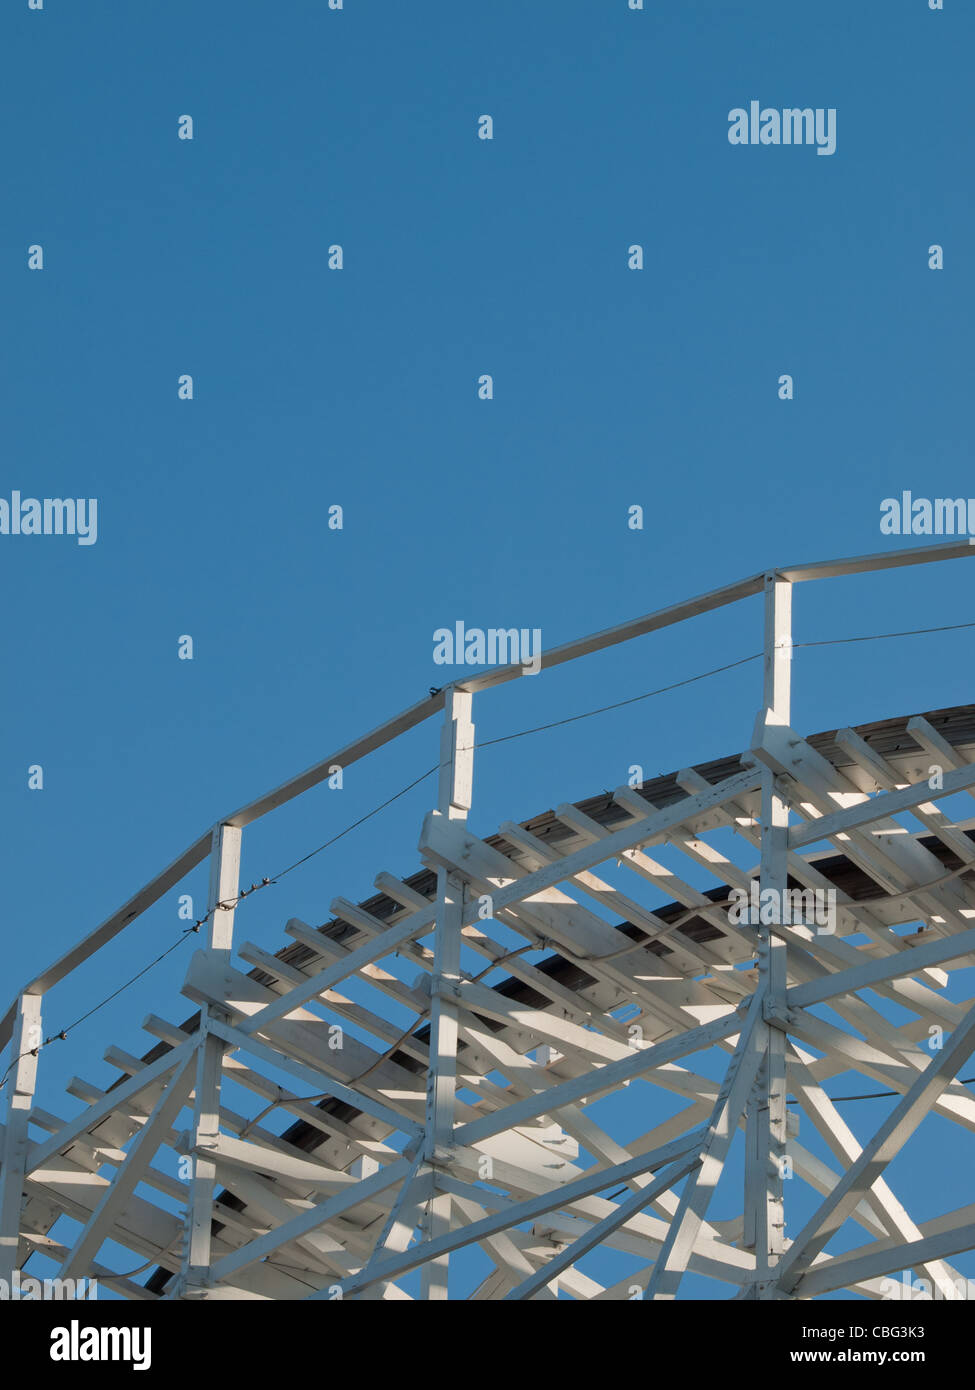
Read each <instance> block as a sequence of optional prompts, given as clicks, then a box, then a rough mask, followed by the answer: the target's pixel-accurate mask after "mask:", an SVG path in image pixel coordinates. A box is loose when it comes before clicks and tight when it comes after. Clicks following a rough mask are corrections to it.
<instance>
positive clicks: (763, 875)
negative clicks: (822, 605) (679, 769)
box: [745, 574, 792, 1298]
mask: <svg viewBox="0 0 975 1390" xmlns="http://www.w3.org/2000/svg"><path fill="white" fill-rule="evenodd" d="M791 663H792V585H791V584H790V583H789V582H788V581H787V580H783V579H780V578H779V577H778V575H776V574H768V575H766V580H765V660H764V675H765V679H764V705H763V716H762V723H763V724H767V723H775V724H779V725H782V724H788V723H789V722H790V719H791V695H792V666H791ZM788 849H789V802H788V800H787V799H786V798H785V797H784V796H782V795H781V792H780V790H779V786H778V784H777V779H776V774H775V772H774V771H773V769H772V768H770V767H763V768H762V811H761V860H760V868H759V890H760V892H759V901H760V903H761V904H762V905H763V906H762V910H761V919H764V920H761V919H760V920H759V921H758V922H757V923H753V925H755V926H756V927H757V931H758V989H759V990H760V991H761V993H762V995H763V999H764V1017H763V1021H762V1023H761V1025H760V1027H761V1030H762V1036H763V1039H764V1054H765V1056H764V1062H763V1064H762V1068H761V1070H760V1072H759V1076H758V1079H757V1081H756V1085H755V1088H754V1089H753V1092H752V1097H751V1099H750V1102H749V1105H748V1109H747V1122H746V1148H747V1155H746V1169H745V1243H746V1244H748V1245H753V1246H754V1250H755V1262H756V1271H755V1279H756V1283H755V1294H756V1297H758V1298H762V1297H763V1296H764V1294H765V1292H766V1286H767V1284H768V1280H769V1277H770V1271H771V1270H772V1269H773V1268H774V1266H775V1265H776V1264H777V1263H778V1260H779V1258H780V1256H781V1255H782V1253H783V1251H784V1250H785V1244H786V1240H785V1192H784V1185H783V1178H784V1160H785V1150H786V1140H787V1137H788V1136H787V1130H786V1125H787V1116H786V1093H787V1092H786V1042H787V1040H786V1034H785V1032H784V1030H783V1018H784V1015H785V994H786V983H787V981H786V949H787V948H786V944H785V942H784V941H783V940H782V939H781V937H779V936H777V935H776V934H775V933H774V932H773V931H772V930H771V929H770V926H769V925H768V922H769V921H771V922H772V923H776V922H777V923H781V922H782V920H783V907H784V904H785V901H786V890H787V887H788V862H789V861H788Z"/></svg>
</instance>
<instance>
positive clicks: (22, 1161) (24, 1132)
mask: <svg viewBox="0 0 975 1390" xmlns="http://www.w3.org/2000/svg"><path fill="white" fill-rule="evenodd" d="M41 998H42V996H41V995H39V994H22V995H21V996H20V998H19V999H18V1001H17V1015H16V1018H15V1020H14V1028H13V1036H12V1037H11V1040H10V1056H11V1059H12V1060H11V1067H10V1074H9V1076H8V1077H7V1113H6V1129H5V1133H4V1140H3V1154H2V1162H3V1167H2V1168H0V1279H2V1280H4V1281H5V1286H6V1288H7V1290H8V1292H9V1295H10V1297H13V1293H12V1284H13V1276H14V1270H16V1269H18V1268H19V1265H18V1251H19V1248H20V1218H21V1211H22V1208H23V1195H24V1175H25V1173H26V1171H27V1148H28V1144H29V1138H28V1129H27V1127H28V1122H29V1120H30V1111H31V1106H32V1105H33V1102H34V1087H35V1085H36V1083H37V1054H38V1051H39V1049H40V1046H41Z"/></svg>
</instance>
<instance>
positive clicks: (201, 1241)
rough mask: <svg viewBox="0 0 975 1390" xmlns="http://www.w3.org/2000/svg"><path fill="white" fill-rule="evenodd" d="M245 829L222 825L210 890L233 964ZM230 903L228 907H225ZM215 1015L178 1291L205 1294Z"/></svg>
mask: <svg viewBox="0 0 975 1390" xmlns="http://www.w3.org/2000/svg"><path fill="white" fill-rule="evenodd" d="M240 835H241V832H240V830H239V829H238V828H237V827H236V826H233V825H216V826H214V830H213V841H212V844H211V848H210V892H209V901H208V903H207V907H208V910H209V917H208V921H207V944H206V948H205V949H206V953H207V955H208V956H209V958H210V959H211V960H212V961H213V962H214V963H215V964H220V965H224V964H227V963H229V961H230V955H231V950H232V947H233V934H234V909H235V906H236V901H237V895H238V893H239V891H240ZM221 904H225V906H221ZM211 1018H216V1019H223V1020H224V1021H226V1019H227V1015H226V1012H225V1010H223V1009H220V1008H217V1007H216V1006H213V1005H209V1004H203V1005H202V1006H201V1008H200V1029H199V1033H198V1043H197V1051H196V1083H195V1100H194V1107H193V1128H192V1129H191V1131H190V1148H191V1158H192V1164H193V1167H192V1178H191V1180H190V1193H189V1197H188V1199H187V1210H186V1247H185V1251H184V1256H183V1266H182V1269H181V1272H180V1277H179V1281H178V1285H177V1296H178V1297H179V1296H181V1297H184V1298H201V1297H205V1296H206V1290H207V1288H208V1287H209V1285H210V1263H211V1261H210V1233H211V1226H212V1223H213V1194H214V1189H215V1187H216V1177H217V1170H216V1165H215V1164H214V1162H213V1160H212V1159H210V1158H207V1157H206V1156H205V1154H202V1153H201V1152H200V1150H201V1149H203V1150H205V1149H206V1148H207V1147H213V1144H214V1142H215V1140H216V1137H217V1134H218V1132H219V1129H220V1082H221V1077H222V1073H223V1054H224V1050H225V1045H224V1043H223V1042H222V1041H221V1040H220V1038H218V1037H217V1036H216V1035H215V1034H213V1033H211V1032H210V1030H209V1022H210V1019H211Z"/></svg>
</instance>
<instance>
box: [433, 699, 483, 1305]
mask: <svg viewBox="0 0 975 1390" xmlns="http://www.w3.org/2000/svg"><path fill="white" fill-rule="evenodd" d="M472 700H473V697H472V696H471V695H470V694H469V693H467V692H466V691H460V690H454V689H453V688H452V687H451V688H450V689H449V690H448V691H447V696H446V700H445V702H444V722H443V730H442V733H441V737H440V781H439V789H438V797H437V809H438V812H439V814H440V815H442V816H446V817H447V819H449V820H459V821H465V820H466V819H467V813H468V811H469V810H470V807H471V793H472V787H473V771H474V725H473V724H472V723H471V703H472ZM463 910H464V884H463V882H462V881H461V879H459V878H458V877H457V876H456V875H455V874H453V873H451V872H450V871H449V870H448V869H446V868H445V867H443V866H440V867H439V868H438V869H437V918H436V927H435V937H434V961H433V976H432V979H431V983H430V997H431V1007H430V1056H429V1062H428V1071H427V1105H426V1127H425V1132H424V1146H423V1158H424V1161H425V1162H426V1163H429V1164H430V1165H432V1167H433V1184H434V1190H433V1197H432V1198H431V1200H430V1202H429V1204H428V1207H427V1211H426V1216H425V1221H424V1226H425V1236H426V1238H427V1239H429V1240H435V1239H436V1238H437V1237H438V1236H439V1235H442V1234H443V1233H444V1232H445V1231H448V1230H449V1229H450V1211H451V1199H450V1195H449V1193H444V1192H440V1191H438V1189H437V1165H438V1164H440V1163H443V1162H445V1161H447V1160H449V1157H450V1154H451V1151H452V1148H453V1138H454V1100H455V1094H456V1089H457V1005H456V1002H455V1001H454V999H453V998H452V997H451V996H450V995H445V994H444V993H443V992H442V989H441V986H442V985H443V984H445V983H453V984H456V983H458V982H459V981H460V943H461V919H462V914H463ZM447 1264H448V1261H447V1257H446V1256H442V1257H441V1258H439V1259H436V1260H430V1261H428V1262H427V1263H426V1264H425V1265H424V1266H423V1273H422V1297H423V1298H425V1299H432V1300H436V1299H445V1298H446V1297H447Z"/></svg>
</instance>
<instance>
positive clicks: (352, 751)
mask: <svg viewBox="0 0 975 1390" xmlns="http://www.w3.org/2000/svg"><path fill="white" fill-rule="evenodd" d="M973 555H975V537H970V538H967V539H965V540H958V541H946V542H942V543H939V544H937V545H925V546H914V547H912V548H911V549H908V550H895V551H889V552H883V553H880V554H875V555H858V556H851V557H848V558H846V559H841V560H822V561H815V562H812V563H809V564H805V565H794V566H790V567H786V568H782V569H777V570H769V571H762V572H759V573H758V574H753V575H749V576H748V577H747V578H745V579H740V580H738V581H737V582H735V583H733V584H726V585H724V586H723V587H721V588H719V589H712V590H711V591H710V592H709V593H707V594H701V595H699V596H698V597H696V598H691V599H684V600H682V601H681V602H680V603H676V604H671V605H670V606H668V607H667V608H660V609H657V610H656V611H654V612H653V613H646V614H644V615H643V616H642V617H639V618H632V619H630V620H629V621H628V622H625V623H621V624H618V625H617V626H615V627H611V628H603V629H602V630H600V631H598V632H595V633H590V634H588V635H587V636H585V637H579V638H575V639H574V640H573V641H570V642H566V643H563V644H562V645H561V646H559V647H553V648H552V649H551V650H550V651H548V652H544V651H543V652H542V653H541V661H540V664H541V667H542V669H545V668H547V667H551V666H559V665H562V664H564V663H565V662H568V661H575V660H576V659H577V658H578V657H581V656H588V655H590V654H591V653H592V652H597V651H603V650H605V649H606V648H607V647H612V646H617V645H619V644H620V643H622V642H629V641H631V640H632V639H633V638H634V637H641V636H643V635H644V634H646V633H648V632H655V631H659V630H660V629H661V628H664V627H670V626H673V625H674V624H676V623H681V622H684V621H685V620H686V619H688V618H692V617H696V616H697V615H698V614H700V613H708V612H712V611H714V610H715V609H717V608H723V607H726V606H728V605H729V604H732V603H737V602H738V601H739V600H740V599H743V598H749V597H751V596H752V595H754V594H757V593H760V592H761V591H762V589H763V588H764V587H765V584H766V582H767V581H768V579H769V578H770V577H773V578H777V579H783V580H787V581H789V582H792V583H803V582H805V581H807V580H815V579H832V578H837V577H841V576H846V575H851V574H863V573H867V572H869V571H873V570H883V569H895V568H899V567H902V566H906V565H921V564H931V563H934V562H938V561H941V560H956V559H963V558H964V557H965V556H973ZM524 675H525V668H524V666H523V665H521V664H512V665H507V666H496V667H488V668H486V669H485V670H482V671H481V672H480V673H478V674H476V675H471V676H469V677H463V678H461V679H459V680H456V681H453V682H451V683H450V684H448V685H446V686H444V687H443V689H441V690H438V691H436V692H435V693H434V694H432V695H430V696H428V697H427V698H426V699H424V700H420V701H418V702H417V703H416V704H414V705H411V706H410V707H409V708H408V709H405V710H402V711H401V712H400V713H399V714H396V715H394V716H393V717H392V718H391V719H388V720H386V721H385V723H383V724H380V725H378V726H377V727H376V728H375V729H372V730H371V731H370V732H369V733H367V734H364V735H362V736H361V737H360V738H358V739H355V740H353V742H352V743H350V744H347V745H346V746H345V747H344V748H342V749H340V750H339V751H338V752H337V753H332V754H330V756H329V757H327V758H323V759H321V760H320V761H319V762H317V763H314V764H313V765H312V766H311V767H309V768H306V769H305V771H304V772H300V773H298V774H297V775H296V776H294V777H291V778H289V780H288V781H286V782H283V783H281V785H280V786H279V787H277V788H275V789H274V790H273V791H270V792H267V793H265V794H264V795H263V796H260V797H258V798H257V799H256V800H254V801H251V802H248V804H247V805H246V806H242V807H241V808H240V809H239V810H237V811H234V812H233V813H232V814H231V815H230V816H227V817H224V818H222V819H221V820H218V821H217V822H216V824H217V825H231V826H236V827H238V828H242V827H244V826H246V825H250V824H251V823H252V822H253V821H256V820H259V819H260V818H261V817H262V816H264V815H267V813H268V812H269V811H273V810H276V809H277V807H279V806H283V805H285V804H286V803H287V802H289V801H291V800H292V799H293V798H294V797H296V796H300V795H301V794H302V792H305V791H308V790H309V789H310V788H311V787H314V786H316V785H317V784H318V783H319V782H322V781H324V780H325V778H326V777H328V776H329V775H330V772H331V770H332V769H333V768H334V767H335V766H336V765H337V766H339V767H343V768H345V767H349V766H351V764H352V763H355V762H358V761H359V759H361V758H364V757H365V756H366V755H367V754H369V753H372V752H374V751H375V750H376V749H377V748H381V747H383V746H384V745H385V744H387V743H390V742H392V740H393V739H395V738H398V737H399V735H400V734H402V733H405V732H407V730H409V729H413V728H415V727H416V726H417V725H419V724H422V723H423V722H424V721H425V720H427V719H429V718H430V717H431V715H433V714H436V713H437V712H438V711H439V710H441V709H443V707H444V704H445V701H446V698H447V692H448V691H449V690H451V689H455V690H463V691H469V692H476V691H479V690H487V689H490V688H491V687H493V686H495V685H502V684H504V683H506V682H507V681H510V680H517V679H520V678H522V677H523V676H524ZM211 839H212V830H207V831H206V833H205V834H203V835H201V836H200V838H199V839H197V840H195V841H194V842H193V844H191V845H190V846H189V848H188V849H186V850H184V851H183V853H182V854H181V855H179V856H178V857H177V858H176V859H174V860H173V862H172V863H171V864H170V865H168V867H167V868H165V869H163V870H162V872H161V873H159V874H157V875H156V877H155V878H153V879H151V880H150V881H149V883H147V884H146V885H145V886H144V887H143V888H141V889H140V890H139V891H138V892H137V893H135V894H134V895H133V896H132V897H131V898H129V900H128V901H127V902H126V903H124V904H123V905H122V906H121V907H120V908H119V909H118V910H117V911H116V912H113V913H112V915H111V916H110V917H107V918H106V919H105V921H104V922H102V923H101V924H100V925H99V926H97V927H95V929H94V930H93V931H91V932H89V933H88V935H87V936H85V937H83V938H82V939H81V940H80V941H79V942H77V943H76V944H75V945H74V946H72V947H71V949H70V950H68V951H67V952H66V953H65V954H64V955H63V956H61V957H60V958H59V959H58V960H56V961H55V962H54V963H53V964H52V965H50V966H48V968H47V969H46V970H43V971H42V972H41V973H40V974H39V975H36V976H35V977H34V978H33V979H32V980H31V981H30V983H29V984H27V985H25V986H24V988H23V989H22V990H20V991H18V994H17V995H16V996H15V997H14V999H13V1001H12V1003H11V1005H10V1007H9V1009H8V1010H7V1012H6V1014H5V1015H4V1017H3V1019H2V1020H0V1049H2V1048H3V1047H5V1046H6V1044H7V1042H8V1041H9V1039H10V1037H11V1034H12V1031H13V1025H14V1020H15V1018H16V1013H17V1001H18V999H19V998H20V997H21V995H23V994H44V993H46V992H47V990H49V989H50V988H51V987H52V986H53V985H56V984H57V983H58V982H59V981H61V980H63V979H64V978H65V976H67V975H69V974H70V973H71V971H72V970H74V969H75V968H76V966H78V965H80V964H82V962H83V961H85V960H88V959H89V958H90V957H91V956H93V955H94V954H95V953H96V952H97V951H99V950H100V949H101V948H102V946H104V945H106V944H107V943H108V942H109V941H111V940H112V939H113V938H114V937H116V936H117V935H118V934H119V933H120V932H122V931H124V929H125V928H126V927H127V926H129V925H130V924H131V923H132V922H133V921H135V919H136V918H137V917H139V916H140V915H141V914H142V913H143V912H145V910H146V909H147V908H149V907H151V906H152V905H153V903H155V902H157V901H158V900H159V899H160V898H161V897H162V896H163V894H164V893H167V892H168V891H169V890H170V888H173V887H174V886H175V885H176V884H177V883H179V882H180V880H181V879H182V878H184V877H185V876H186V874H188V873H189V872H190V871H191V870H192V869H194V868H196V866H197V865H198V864H200V863H202V862H203V860H204V859H206V858H207V856H208V854H209V852H210V845H211Z"/></svg>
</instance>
